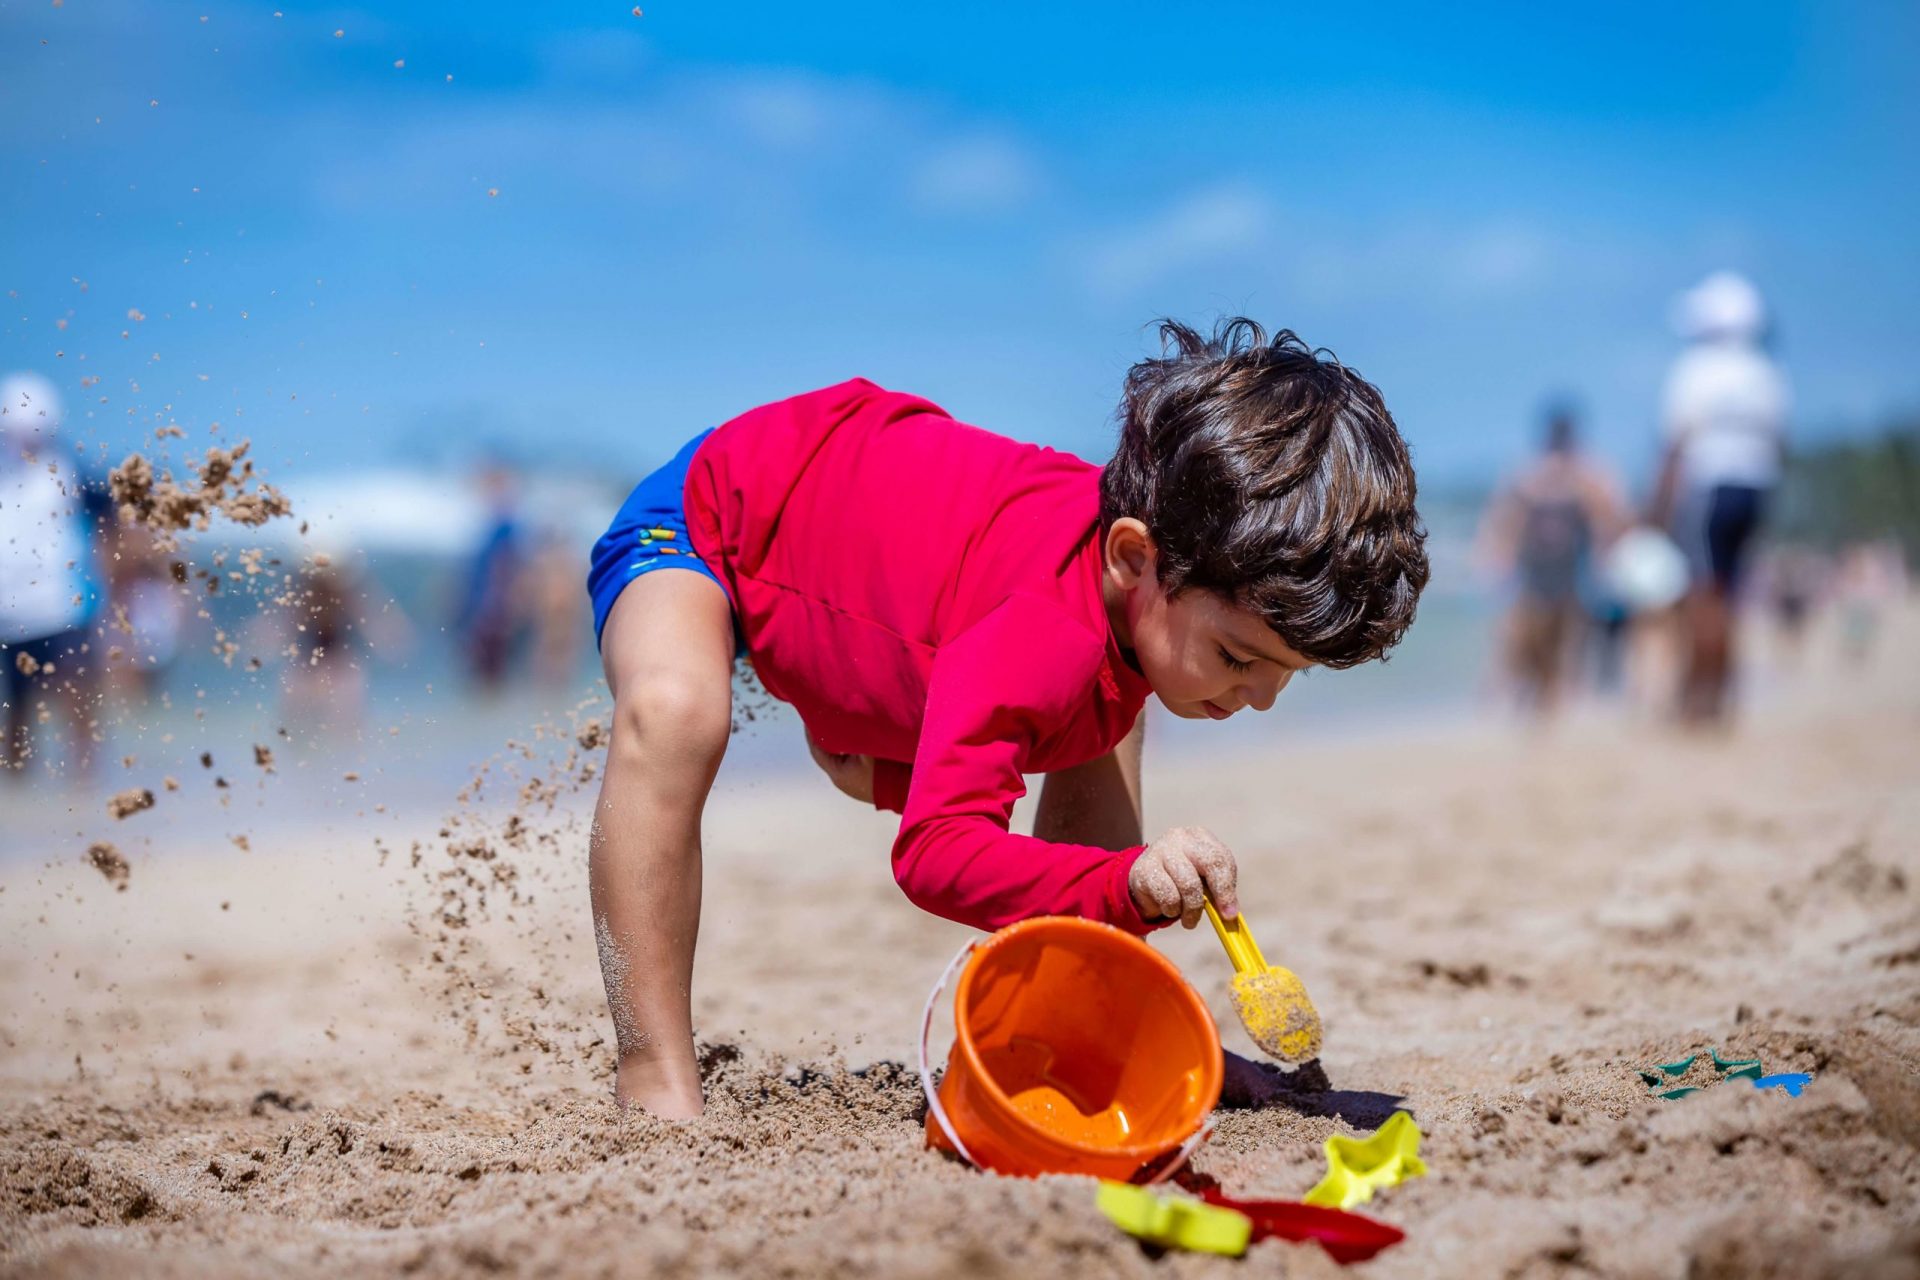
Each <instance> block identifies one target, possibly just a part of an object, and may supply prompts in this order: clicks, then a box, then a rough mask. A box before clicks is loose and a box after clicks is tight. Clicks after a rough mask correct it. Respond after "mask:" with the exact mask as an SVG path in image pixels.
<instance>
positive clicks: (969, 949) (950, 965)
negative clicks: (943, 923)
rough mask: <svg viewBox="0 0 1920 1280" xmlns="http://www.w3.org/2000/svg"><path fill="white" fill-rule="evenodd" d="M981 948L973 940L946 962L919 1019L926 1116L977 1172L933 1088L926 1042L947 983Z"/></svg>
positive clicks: (937, 1091)
mask: <svg viewBox="0 0 1920 1280" xmlns="http://www.w3.org/2000/svg"><path fill="white" fill-rule="evenodd" d="M979 945H980V940H979V939H978V938H975V939H972V940H970V941H969V942H968V943H967V945H966V946H964V947H961V948H960V951H959V954H957V955H955V956H954V957H953V959H951V960H949V961H948V962H947V968H946V971H945V972H944V973H942V974H941V975H940V981H938V982H936V983H934V985H933V990H932V991H930V992H928V993H927V1007H926V1009H925V1011H924V1012H923V1013H922V1014H921V1016H920V1089H921V1091H922V1092H923V1093H925V1094H926V1095H927V1114H929V1115H931V1116H932V1117H933V1119H934V1123H936V1124H938V1125H939V1126H940V1132H941V1133H943V1134H945V1135H946V1136H947V1141H948V1142H951V1143H952V1144H953V1149H954V1150H955V1151H958V1152H959V1153H960V1158H961V1159H962V1160H965V1161H966V1162H967V1163H968V1164H970V1165H972V1166H974V1167H975V1168H976V1169H977V1168H979V1167H980V1162H979V1161H978V1160H975V1159H974V1158H973V1153H972V1152H971V1151H968V1150H967V1144H966V1143H964V1142H962V1141H960V1135H959V1133H958V1132H956V1131H955V1130H954V1127H953V1125H952V1123H950V1122H949V1121H948V1120H947V1109H946V1108H945V1107H943V1106H941V1105H940V1091H939V1090H938V1089H935V1088H934V1087H933V1072H932V1071H931V1070H929V1069H928V1067H927V1041H928V1040H929V1039H930V1038H931V1037H932V1035H933V1010H934V1007H935V1006H936V1005H938V1004H939V1003H940V997H941V996H942V995H945V994H946V990H947V984H948V983H949V982H952V981H953V974H954V971H955V970H956V969H958V968H959V967H960V966H961V964H962V963H963V962H964V961H965V960H966V958H967V957H968V956H970V955H972V954H973V949H974V948H975V947H977V946H979Z"/></svg>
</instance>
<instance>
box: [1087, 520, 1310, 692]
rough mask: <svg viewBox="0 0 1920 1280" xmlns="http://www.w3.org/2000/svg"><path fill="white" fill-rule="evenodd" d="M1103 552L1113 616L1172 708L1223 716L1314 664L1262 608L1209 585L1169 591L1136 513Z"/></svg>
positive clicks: (1142, 667)
mask: <svg viewBox="0 0 1920 1280" xmlns="http://www.w3.org/2000/svg"><path fill="white" fill-rule="evenodd" d="M1128 525H1131V526H1132V528H1131V529H1128V528H1123V526H1128ZM1106 552H1107V577H1106V596H1107V610H1108V616H1109V618H1110V619H1111V621H1112V622H1113V623H1114V624H1115V626H1116V627H1117V628H1119V629H1120V634H1121V638H1122V642H1123V643H1125V644H1127V645H1128V646H1129V647H1130V648H1132V650H1133V653H1134V656H1135V658H1137V659H1138V660H1139V663H1140V670H1141V672H1142V673H1143V674H1144V675H1145V676H1146V678H1147V683H1148V684H1149V685H1151V686H1152V687H1153V692H1154V694H1155V695H1156V696H1157V697H1158V698H1159V699H1160V701H1161V702H1162V703H1164V704H1165V705H1166V708H1167V710H1169V711H1171V712H1173V714H1175V715H1177V716H1180V717H1182V718H1183V719H1187V720H1225V719H1226V718H1227V717H1228V716H1230V715H1233V714H1234V713H1235V712H1237V711H1239V710H1241V709H1242V708H1245V707H1251V708H1253V709H1254V710H1255V711H1265V710H1266V709H1267V708H1268V707H1271V706H1272V705H1273V700H1274V699H1275V698H1277V697H1279V696H1280V691H1281V690H1282V689H1284V688H1286V687H1287V682H1288V681H1289V680H1291V679H1293V677H1294V675H1295V674H1296V673H1297V672H1300V671H1304V670H1306V669H1307V668H1308V667H1310V666H1312V665H1313V663H1312V662H1311V661H1309V660H1308V659H1307V658H1305V657H1302V656H1301V655H1300V654H1299V653H1297V652H1295V651H1294V650H1293V649H1291V648H1289V647H1288V646H1287V643H1286V641H1284V640H1282V639H1281V638H1280V637H1279V635H1278V634H1277V633H1276V632H1275V631H1274V630H1273V628H1272V627H1270V626H1268V625H1267V624H1266V622H1265V621H1264V620H1263V619H1262V618H1261V617H1260V616H1259V615H1258V614H1256V613H1254V612H1253V611H1252V610H1250V609H1247V608H1244V607H1242V606H1240V605H1236V604H1234V603H1232V602H1231V601H1228V600H1224V599H1222V598H1221V597H1220V596H1218V595H1215V594H1214V593H1213V592H1211V591H1200V590H1193V591H1184V592H1182V593H1180V594H1179V595H1178V596H1175V597H1173V598H1172V599H1169V598H1168V597H1167V594H1166V592H1165V591H1164V590H1163V589H1162V588H1161V586H1160V583H1159V579H1158V577H1157V575H1156V574H1155V552H1154V547H1153V541H1152V539H1151V538H1150V537H1148V536H1147V533H1146V529H1145V527H1144V526H1142V525H1141V524H1140V522H1139V521H1137V520H1118V521H1115V522H1114V525H1113V528H1112V529H1110V530H1109V531H1108V536H1107V547H1106Z"/></svg>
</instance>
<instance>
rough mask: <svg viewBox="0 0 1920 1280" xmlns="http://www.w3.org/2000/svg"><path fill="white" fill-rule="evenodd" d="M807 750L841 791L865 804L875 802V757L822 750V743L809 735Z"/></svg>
mask: <svg viewBox="0 0 1920 1280" xmlns="http://www.w3.org/2000/svg"><path fill="white" fill-rule="evenodd" d="M807 750H808V751H811V752H812V753H813V762H814V763H815V764H817V765H819V766H820V771H821V772H822V773H824V774H826V775H827V777H828V778H829V779H830V780H832V782H833V785H834V786H836V787H838V788H839V789H840V791H841V792H842V793H843V794H845V795H849V796H852V797H853V798H854V799H855V800H858V801H860V802H862V803H863V804H872V803H873V757H872V756H856V755H849V754H843V753H841V752H837V751H822V750H821V749H820V744H819V743H817V742H815V741H814V740H813V735H812V734H808V735H807Z"/></svg>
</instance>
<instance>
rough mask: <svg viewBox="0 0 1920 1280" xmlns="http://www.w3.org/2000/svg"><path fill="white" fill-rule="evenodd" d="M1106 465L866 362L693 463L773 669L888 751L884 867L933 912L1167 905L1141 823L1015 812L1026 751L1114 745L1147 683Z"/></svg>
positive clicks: (769, 683) (720, 441)
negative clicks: (1037, 833) (1087, 831)
mask: <svg viewBox="0 0 1920 1280" xmlns="http://www.w3.org/2000/svg"><path fill="white" fill-rule="evenodd" d="M1099 486H1100V469H1099V468H1098V467H1095V466H1092V465H1091V464H1089V463H1086V462H1083V461H1081V460H1080V459H1078V458H1075V457H1073V456H1072V455H1070V454H1065V453H1057V452H1055V451H1054V450H1051V449H1043V448H1039V447H1037V446H1034V445H1028V444H1020V443H1017V442H1015V441H1012V440H1008V439H1005V438H1003V437H1001V436H997V435H994V434H992V433H990V432H987V431H982V430H980V429H979V428H977V427H971V426H967V425H965V424H963V423H959V422H956V421H954V420H953V418H952V417H950V416H949V415H948V414H947V413H946V411H945V410H943V409H941V408H940V407H939V406H937V405H934V404H931V403H929V402H928V401H925V400H921V399H919V398H917V397H914V396H908V395H902V394H900V393H898V392H893V391H886V390H883V389H882V388H880V387H877V386H875V385H874V384H873V383H871V382H868V381H866V380H865V379H860V378H856V379H854V380H853V381H851V382H843V383H841V384H839V385H838V386H832V387H827V388H824V389H822V390H819V391H813V392H809V393H807V394H806V395H801V396H795V397H794V398H792V399H790V400H782V401H780V402H779V403H777V404H770V405H765V406H762V407H761V408H758V409H754V410H752V411H751V412H748V413H745V414H742V415H741V416H740V417H738V418H735V419H733V420H732V421H731V422H728V423H726V424H724V425H723V426H721V427H720V428H718V429H717V430H716V431H714V432H713V434H712V435H710V436H708V437H707V439H706V441H705V442H704V443H703V444H702V445H701V446H700V449H699V451H698V452H697V453H696V454H695V456H694V459H693V465H692V467H691V469H690V470H689V472H688V474H687V483H686V508H687V522H688V526H689V529H690V532H691V534H692V538H693V545H694V549H695V550H696V551H698V552H699V553H700V555H701V557H702V558H703V559H705V561H706V562H707V564H708V565H709V566H710V567H711V568H712V569H713V570H714V572H715V573H716V574H717V575H718V576H719V577H720V579H721V581H722V583H723V584H724V585H725V586H726V588H727V592H728V594H729V596H730V597H731V598H732V602H733V608H734V613H735V616H736V617H737V618H738V619H739V623H740V628H741V632H742V634H743V636H744V637H745V640H746V644H747V649H748V652H749V654H750V655H751V657H752V659H753V665H754V669H755V671H756V672H757V673H758V675H759V677H760V681H761V683H762V684H764V685H765V686H766V688H767V691H768V692H769V693H772V694H773V695H774V696H775V697H778V698H780V699H782V700H784V701H787V702H790V703H792V704H793V705H794V707H795V708H796V709H797V710H798V711H799V713H800V718H801V719H802V720H803V721H804V722H805V724H806V727H807V730H808V732H810V733H811V734H812V735H813V738H814V741H816V742H817V743H819V745H820V746H821V748H822V749H823V750H826V751H831V752H852V753H857V754H860V755H870V756H873V757H874V758H875V760H876V762H877V763H876V766H875V771H874V791H875V797H874V798H875V803H876V804H878V805H879V806H880V807H881V808H885V809H892V810H894V811H896V812H899V813H900V814H901V822H900V834H899V836H898V837H897V838H896V839H895V841H894V845H893V869H894V876H895V879H897V880H898V881H899V883H900V887H901V888H902V889H903V890H905V891H906V894H907V897H908V898H909V899H911V900H912V901H913V902H915V903H917V904H918V905H920V906H921V907H923V908H925V909H926V910H928V911H931V912H933V913H935V914H936V915H941V916H945V917H947V918H948V919H951V920H958V921H960V922H962V923H964V924H970V925H974V926H977V927H979V928H983V929H997V928H1000V927H1001V926H1003V925H1007V924H1010V923H1012V922H1013V921H1016V920H1024V919H1026V918H1028V917H1029V916H1035V915H1047V914H1062V915H1079V916H1087V917H1089V918H1092V919H1095V920H1104V921H1106V922H1108V923H1110V924H1115V925H1119V926H1120V927H1122V928H1125V929H1128V930H1131V931H1133V932H1135V933H1145V932H1147V931H1148V930H1150V929H1152V928H1154V927H1157V923H1158V922H1156V923H1149V922H1148V921H1146V920H1143V919H1142V918H1141V916H1140V913H1139V911H1138V909H1137V908H1136V907H1135V906H1134V903H1133V898H1132V895H1131V894H1130V893H1129V892H1128V890H1127V873H1128V871H1129V870H1130V869H1131V868H1132V866H1133V863H1134V860H1135V859H1136V858H1137V857H1138V856H1139V854H1140V849H1139V848H1138V847H1135V848H1132V849H1124V850H1119V851H1114V850H1110V849H1099V848H1093V847H1089V846H1085V845H1072V844H1055V843H1051V842H1049V841H1044V840H1038V839H1033V838H1031V837H1027V836H1017V835H1013V834H1010V833H1009V831H1008V830H1007V827H1008V822H1009V819H1010V818H1011V816H1012V813H1013V806H1014V802H1015V801H1016V800H1018V799H1019V798H1020V797H1021V796H1022V795H1024V794H1025V793H1026V787H1025V784H1024V783H1023V782H1022V781H1021V775H1022V774H1034V773H1049V772H1052V771H1054V770H1056V769H1064V768H1067V767H1069V766H1071V765H1076V764H1082V763H1084V762H1086V761H1088V760H1093V759H1096V758H1098V757H1100V756H1102V755H1105V754H1106V753H1107V752H1109V751H1111V750H1112V749H1113V748H1114V746H1115V745H1116V744H1118V743H1119V742H1120V740H1121V739H1122V738H1124V737H1125V736H1126V734H1127V731H1128V730H1129V729H1131V728H1132V727H1133V723H1134V720H1135V718H1136V717H1137V716H1138V715H1139V714H1140V708H1141V705H1142V703H1144V702H1145V700H1146V696H1147V693H1148V688H1147V684H1146V681H1145V680H1144V679H1143V678H1142V677H1141V676H1140V675H1139V673H1138V672H1136V671H1135V670H1134V669H1133V668H1132V666H1130V665H1129V663H1128V662H1127V661H1126V659H1125V657H1124V656H1123V655H1122V653H1121V651H1120V647H1119V644H1118V642H1117V641H1116V640H1115V639H1114V636H1113V632H1112V629H1111V628H1110V626H1109V625H1108V621H1107V613H1106V607H1105V604H1104V600H1103V596H1102V592H1101V578H1102V573H1101V555H1100V544H1099V537H1098V532H1099V526H1100V520H1099V515H1100V496H1099Z"/></svg>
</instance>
